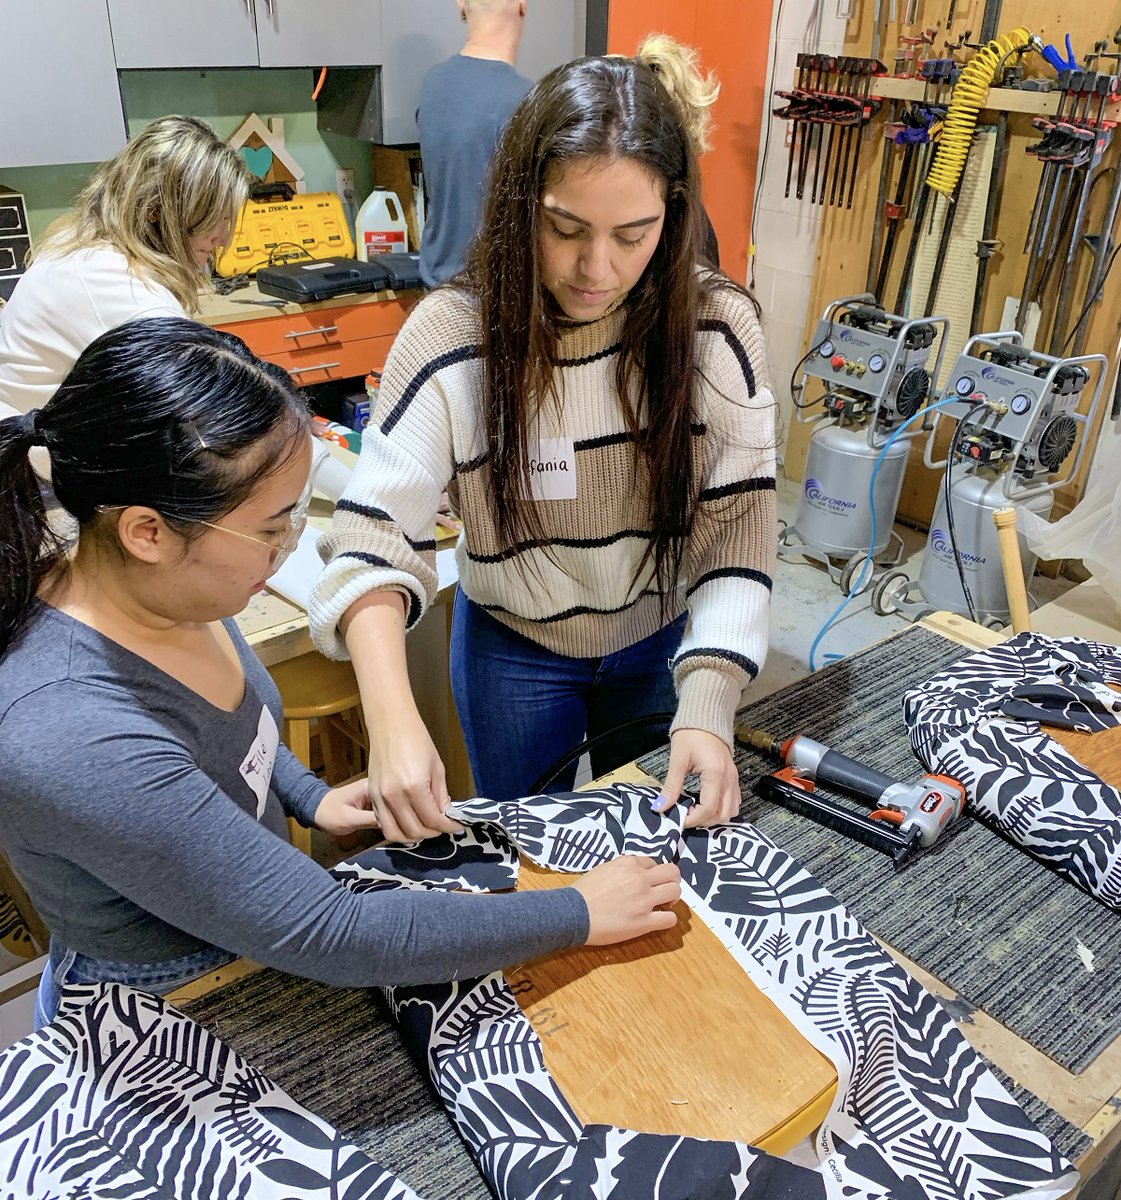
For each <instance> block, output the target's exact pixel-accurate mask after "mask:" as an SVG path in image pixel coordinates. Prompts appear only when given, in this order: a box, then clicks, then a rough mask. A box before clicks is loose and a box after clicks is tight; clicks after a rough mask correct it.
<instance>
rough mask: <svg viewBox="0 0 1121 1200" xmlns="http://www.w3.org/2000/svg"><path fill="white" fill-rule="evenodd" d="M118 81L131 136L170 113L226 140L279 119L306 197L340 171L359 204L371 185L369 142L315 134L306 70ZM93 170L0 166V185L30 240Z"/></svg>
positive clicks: (329, 185) (327, 188)
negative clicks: (20, 200) (249, 123)
mask: <svg viewBox="0 0 1121 1200" xmlns="http://www.w3.org/2000/svg"><path fill="white" fill-rule="evenodd" d="M120 77H121V93H122V95H123V97H124V104H125V114H126V115H127V117H128V127H129V132H130V133H136V132H137V131H138V130H140V129H143V128H144V126H145V125H147V124H149V122H151V121H154V120H155V119H156V118H157V117H162V116H166V115H167V114H168V113H186V114H188V115H190V116H194V117H201V118H202V120H204V121H206V122H207V123H208V124H209V125H211V126H213V128H214V130H215V131H216V132H217V133H218V134H219V135H220V136H221V137H229V136H230V134H232V133H233V131H234V130H235V129H236V128H237V127H238V126H239V125H240V124H241V122H242V121H244V120H245V118H246V117H247V116H248V115H249V114H250V113H252V112H255V113H256V114H257V115H258V116H259V117H261V118H262V119H264V120H265V121H266V122H267V121H268V119H269V117H282V118H283V119H284V144H285V147H286V148H287V149H288V151H289V153H291V154H292V156H293V157H294V158H295V159H296V161H297V162H298V163H299V164H300V166H301V167H303V169H304V175H305V178H306V181H307V190H308V191H309V192H331V191H334V190H335V171H336V170H337V169H338V168H339V167H350V168H351V169H352V170H353V171H354V179H355V189H356V201H357V203H359V204H360V203H361V202H362V201H363V200H364V199H365V197H366V196H367V195H368V193H369V191H370V189H371V187H372V186H373V180H372V177H371V173H370V147H369V143H367V142H360V141H357V140H356V139H354V138H347V137H340V136H338V135H337V134H332V133H320V132H319V130H318V129H317V128H316V124H315V104H314V103H313V101H312V99H311V89H312V86H313V85H314V82H315V73H314V72H312V71H310V70H304V69H297V70H266V69H246V70H229V71H225V70H221V71H218V70H213V71H121V72H120ZM93 167H94V164H91V163H80V164H65V165H59V166H53V167H21V168H19V169H16V170H8V169H5V168H3V167H0V184H3V185H4V186H5V187H10V188H14V189H15V190H16V191H17V192H22V193H23V195H24V196H25V197H26V198H27V205H28V209H29V218H30V224H31V237H32V239H33V240H34V239H35V238H37V237H39V236H40V235H41V234H42V232H43V230H44V229H46V227H47V226H48V225H49V224H50V223H51V221H53V220H54V219H55V217H57V216H59V215H60V214H61V213H63V212H65V210H66V209H67V208H68V207H69V206H70V204H71V202H72V201H73V199H74V197H75V196H76V195H77V193H78V192H79V191H80V190H81V189H82V187H83V186H84V185H85V183H86V181H87V180H88V179H89V176H90V173H91V172H92V170H93ZM350 217H351V220H353V218H354V214H353V213H351V214H350Z"/></svg>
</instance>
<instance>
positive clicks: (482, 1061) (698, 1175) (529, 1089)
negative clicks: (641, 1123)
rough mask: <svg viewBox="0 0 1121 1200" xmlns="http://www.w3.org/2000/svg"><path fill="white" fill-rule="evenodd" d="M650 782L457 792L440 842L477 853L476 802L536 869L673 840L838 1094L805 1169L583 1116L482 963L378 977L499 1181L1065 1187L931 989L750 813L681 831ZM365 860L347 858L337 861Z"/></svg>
mask: <svg viewBox="0 0 1121 1200" xmlns="http://www.w3.org/2000/svg"><path fill="white" fill-rule="evenodd" d="M655 794H656V791H655V789H653V788H645V787H636V786H631V785H616V786H614V787H611V788H606V789H603V790H600V791H591V792H579V793H571V794H566V795H556V796H534V797H529V798H528V799H524V800H521V801H518V802H517V803H514V804H509V805H507V804H496V803H493V802H491V801H489V800H485V799H478V800H471V801H467V802H461V803H457V804H455V805H453V806H452V809H451V811H452V813H453V815H454V816H455V817H456V818H457V819H458V820H460V821H462V822H464V823H465V825H466V826H467V831H468V832H467V833H466V834H465V835H463V836H462V837H460V838H457V839H455V841H456V842H457V843H458V844H462V845H464V846H465V847H466V848H467V850H468V853H469V854H476V853H477V850H476V846H477V843H478V841H479V840H480V839H483V838H485V837H487V836H488V835H487V834H486V833H485V832H484V831H485V830H486V829H487V828H488V826H487V824H485V823H486V822H492V821H493V822H497V823H500V824H501V825H502V826H503V829H504V831H505V833H506V834H507V835H508V837H509V838H510V840H511V841H512V842H513V843H515V844H516V846H517V847H518V848H519V849H520V850H521V851H522V852H523V853H525V854H527V855H528V856H529V857H530V858H532V859H534V860H535V861H537V862H539V863H541V865H543V866H546V867H550V868H553V869H554V870H567V871H585V870H588V869H590V868H591V867H594V866H596V865H598V864H599V863H602V862H605V861H607V860H608V859H610V858H612V857H614V856H615V855H618V854H623V853H643V854H649V855H651V856H653V857H655V858H658V859H673V858H676V859H677V860H678V862H679V864H680V866H681V871H682V877H683V881H684V885H685V889H684V890H685V898H686V900H687V902H688V903H689V905H690V907H691V908H692V909H693V911H694V913H696V914H697V916H698V917H699V918H700V919H701V920H703V921H704V922H705V923H706V924H707V925H708V926H709V927H710V928H711V929H712V930H713V931H714V932H715V933H716V934H717V936H718V937H719V938H720V939H721V941H722V942H723V944H724V945H725V946H726V947H727V948H728V950H729V952H730V953H731V954H732V955H733V957H734V958H735V959H736V961H737V962H738V963H739V964H740V965H741V966H742V967H743V969H744V971H745V972H747V974H748V975H749V976H750V977H751V979H752V980H753V981H754V982H755V983H756V984H757V985H758V986H759V987H760V989H761V990H762V991H763V992H764V993H765V994H766V995H768V996H769V997H770V998H771V999H772V1000H773V1001H774V1002H775V1004H776V1005H778V1006H779V1008H780V1009H781V1010H782V1011H783V1012H784V1013H785V1014H786V1015H787V1017H788V1018H789V1019H790V1021H791V1022H792V1023H793V1024H794V1025H795V1027H796V1028H797V1029H799V1031H800V1032H801V1033H802V1034H803V1035H804V1036H805V1037H806V1038H807V1040H808V1041H810V1042H811V1044H813V1045H814V1046H816V1047H817V1048H818V1049H819V1050H820V1051H821V1052H822V1053H823V1054H825V1055H826V1056H827V1057H828V1058H829V1059H830V1060H831V1061H832V1062H833V1064H834V1066H835V1067H836V1069H837V1075H838V1080H839V1086H838V1091H837V1097H836V1100H835V1103H834V1106H833V1109H832V1110H831V1112H830V1113H829V1115H828V1117H827V1119H826V1121H825V1122H824V1124H823V1125H822V1127H821V1129H820V1130H819V1131H818V1133H817V1135H816V1137H815V1146H816V1150H817V1154H818V1158H819V1160H820V1169H819V1170H817V1171H811V1170H809V1169H807V1168H805V1167H801V1166H797V1165H795V1164H793V1163H789V1162H786V1161H784V1160H782V1159H778V1158H775V1157H773V1156H771V1155H769V1154H767V1153H766V1152H764V1151H762V1150H759V1149H757V1148H755V1147H751V1146H747V1145H744V1144H741V1143H732V1142H713V1141H702V1140H699V1139H695V1138H684V1137H682V1138H673V1137H666V1136H664V1135H654V1134H649V1133H645V1132H642V1131H639V1130H628V1129H621V1128H617V1127H611V1126H603V1125H594V1126H583V1125H582V1124H581V1123H580V1121H579V1119H578V1118H577V1116H576V1114H575V1113H574V1112H573V1110H572V1108H571V1106H570V1104H569V1103H568V1101H567V1100H566V1099H565V1097H564V1095H563V1094H562V1093H561V1091H560V1089H559V1088H558V1087H557V1085H556V1083H555V1081H554V1080H553V1078H552V1076H551V1075H550V1074H549V1071H548V1068H547V1067H546V1065H545V1060H544V1054H543V1052H542V1048H541V1043H540V1040H539V1039H538V1036H537V1034H536V1032H535V1031H534V1030H533V1028H532V1026H531V1025H530V1023H529V1021H528V1020H527V1019H526V1017H525V1016H524V1014H523V1013H522V1011H521V1009H520V1007H519V1005H518V1002H517V998H516V997H515V995H514V994H513V992H512V991H511V989H510V986H509V984H508V983H507V982H506V979H505V977H504V976H503V975H502V974H500V973H496V974H493V975H489V976H487V977H486V978H484V979H480V980H474V981H460V982H457V983H455V984H450V985H441V986H426V987H422V988H416V987H414V988H391V989H387V990H386V995H387V997H388V999H389V1002H390V1005H391V1007H392V1009H393V1011H394V1013H395V1016H396V1018H397V1020H398V1021H399V1023H400V1024H401V1027H402V1030H403V1032H404V1034H405V1036H406V1038H407V1040H408V1041H409V1042H410V1043H411V1044H412V1046H413V1048H414V1051H415V1052H416V1053H417V1054H418V1057H421V1058H423V1059H424V1060H425V1061H426V1062H427V1064H428V1068H429V1072H430V1074H431V1076H432V1080H433V1082H434V1084H435V1086H436V1088H437V1091H438V1092H439V1093H440V1095H441V1097H442V1099H443V1101H444V1104H445V1105H446V1107H447V1109H448V1111H449V1112H450V1113H451V1115H452V1117H453V1119H454V1120H455V1121H456V1123H457V1125H458V1127H459V1129H460V1132H461V1133H462V1135H463V1137H464V1139H465V1141H466V1142H467V1144H468V1145H469V1146H470V1147H471V1149H472V1152H473V1154H474V1155H475V1157H476V1160H477V1161H478V1163H479V1165H480V1168H481V1169H482V1171H483V1173H484V1174H485V1176H486V1178H487V1179H488V1181H489V1182H490V1185H491V1187H492V1189H493V1190H494V1192H495V1195H496V1196H498V1197H499V1200H585V1198H586V1200H593V1198H596V1200H598V1198H601V1197H602V1198H607V1197H610V1198H611V1200H686V1198H689V1200H698V1198H701V1197H711V1198H712V1200H717V1198H719V1200H741V1198H743V1197H748V1198H749V1200H757V1198H762V1200H779V1198H783V1200H785V1198H787V1197H789V1198H791V1200H793V1198H795V1197H797V1198H799V1200H812V1198H813V1197H822V1198H825V1197H828V1198H830V1200H833V1198H834V1197H842V1196H844V1197H847V1198H849V1200H889V1198H890V1200H1000V1198H1002V1197H1008V1198H1011V1197H1013V1196H1027V1195H1031V1196H1033V1197H1037V1198H1038V1200H1051V1198H1057V1197H1059V1196H1062V1195H1064V1194H1065V1193H1066V1192H1067V1191H1068V1190H1069V1189H1070V1187H1071V1186H1072V1185H1073V1183H1074V1182H1075V1179H1076V1175H1075V1174H1074V1172H1073V1170H1072V1168H1071V1166H1070V1164H1069V1163H1068V1162H1066V1161H1065V1160H1063V1159H1062V1158H1061V1157H1060V1156H1059V1155H1058V1154H1057V1153H1056V1152H1055V1150H1054V1148H1053V1147H1052V1146H1051V1144H1050V1142H1049V1141H1048V1139H1047V1138H1046V1137H1044V1136H1043V1135H1042V1134H1041V1133H1040V1132H1039V1131H1038V1130H1037V1129H1035V1127H1034V1126H1033V1125H1032V1124H1031V1122H1030V1121H1029V1120H1028V1118H1027V1117H1026V1116H1025V1114H1024V1113H1023V1111H1022V1110H1021V1109H1020V1108H1019V1107H1018V1105H1016V1104H1015V1102H1014V1101H1013V1100H1012V1099H1011V1097H1010V1096H1009V1095H1008V1093H1007V1092H1006V1091H1005V1089H1004V1088H1003V1087H1002V1086H1001V1085H1000V1084H999V1083H998V1082H997V1080H996V1079H995V1077H994V1076H993V1075H992V1073H991V1072H990V1071H989V1070H988V1067H987V1066H986V1064H985V1061H984V1059H982V1058H981V1057H980V1055H978V1054H977V1052H976V1051H975V1050H973V1048H972V1047H971V1046H970V1045H969V1043H968V1042H967V1041H966V1040H965V1038H964V1037H962V1035H961V1034H960V1033H959V1032H958V1030H957V1028H956V1027H955V1026H954V1024H953V1022H952V1021H951V1019H950V1018H949V1016H948V1015H947V1014H946V1012H945V1010H944V1009H943V1008H942V1006H941V1005H940V1004H938V1003H937V1001H936V1000H935V999H934V998H933V997H932V996H931V995H930V994H929V993H928V992H927V991H926V990H925V989H924V988H923V987H922V986H921V985H920V984H918V983H917V982H916V981H915V980H914V979H912V978H911V977H910V976H909V975H908V974H907V973H906V972H905V971H904V970H903V968H902V967H900V966H899V965H898V964H897V963H896V962H895V961H894V960H893V959H892V958H890V957H889V956H888V955H887V954H886V953H885V952H884V950H883V949H882V948H881V947H880V946H879V945H878V944H877V943H876V942H875V940H874V939H873V938H872V937H871V936H869V934H868V933H867V932H866V931H865V930H864V929H863V928H862V927H861V926H860V925H859V924H858V923H857V922H856V920H855V919H854V918H853V917H852V916H851V915H850V914H849V913H848V912H846V911H845V910H844V909H843V908H842V907H841V906H840V905H839V904H838V903H837V901H836V900H835V899H834V898H833V896H831V895H830V894H829V893H828V892H827V891H826V890H825V889H824V888H823V887H822V886H821V885H820V884H819V883H818V882H817V881H816V880H815V879H813V878H812V877H811V876H810V875H809V874H807V873H806V872H805V871H804V870H803V869H802V868H801V867H800V866H799V865H798V864H797V863H796V862H795V861H794V860H793V859H792V858H791V857H790V856H789V855H788V854H786V853H785V852H784V851H783V850H781V849H780V848H779V847H778V846H776V845H774V844H773V843H772V842H770V841H769V840H768V839H767V838H765V837H764V836H763V835H762V834H760V833H759V832H758V831H757V830H756V829H755V828H754V827H753V826H751V825H749V824H747V823H746V822H744V823H736V824H732V825H727V826H721V827H717V828H713V829H696V830H690V831H688V832H683V830H682V827H681V826H682V820H683V813H682V811H681V810H680V809H671V810H670V811H669V812H668V813H666V814H658V813H655V812H654V811H653V809H652V808H651V807H650V802H651V800H652V799H653V797H654V795H655ZM491 844H493V845H498V839H497V838H493V837H491ZM427 845H428V843H422V844H421V845H419V846H416V847H413V848H412V849H413V852H414V853H416V854H418V855H423V854H424V853H425V852H426V847H427ZM439 853H440V854H441V855H442V854H444V853H445V848H441V849H440V850H439ZM510 856H511V870H512V871H514V872H516V862H515V861H514V852H513V849H512V848H511V849H510ZM367 861H368V860H367V855H362V856H360V857H359V858H358V859H356V860H355V862H353V863H350V864H345V865H344V867H343V868H342V869H341V870H340V872H339V876H340V878H343V879H344V880H345V879H347V878H348V877H351V878H352V877H354V876H355V875H360V874H361V872H362V871H363V870H365V869H366V868H365V867H364V866H363V864H364V863H365V862H367ZM442 869H445V870H448V877H449V878H450V877H452V876H453V875H454V874H455V869H454V868H449V867H448V865H447V863H446V862H445V864H444V867H443V868H442ZM488 869H489V868H488ZM463 874H464V875H468V874H470V871H469V870H468V869H467V868H465V869H464V871H463ZM410 886H411V884H410Z"/></svg>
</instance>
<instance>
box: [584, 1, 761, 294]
mask: <svg viewBox="0 0 1121 1200" xmlns="http://www.w3.org/2000/svg"><path fill="white" fill-rule="evenodd" d="M770 30H771V0H753V2H752V3H745V2H744V0H611V6H610V11H609V18H608V31H607V48H608V51H609V52H610V53H612V54H633V53H634V52H635V50H636V49H637V47H638V43H639V42H640V41H641V40H642V39H643V38H644V37H645V36H646V35H647V34H648V33H668V34H669V35H670V36H671V37H675V38H677V40H678V41H680V42H686V43H688V44H689V45H691V46H694V47H695V48H696V49H697V51H698V52H699V53H700V56H701V63H702V65H703V66H704V68H705V70H706V71H707V70H713V71H715V72H716V74H717V76H718V77H719V79H720V98H719V100H717V102H716V106H715V107H714V109H713V121H714V123H715V126H716V130H715V133H714V135H713V139H712V141H713V148H712V150H710V151H709V153H708V154H706V155H705V156H704V158H703V159H701V176H702V179H703V183H704V198H705V207H706V208H707V209H708V213H709V216H710V217H711V218H712V223H713V225H714V226H715V228H716V236H717V238H718V239H719V241H720V264H721V266H722V267H723V268H724V270H725V271H726V272H727V273H728V274H729V275H730V276H731V277H732V278H733V279H737V280H739V281H741V282H743V281H744V280H746V278H747V267H748V253H749V249H750V240H751V206H752V202H753V200H754V196H755V170H756V166H757V163H758V157H759V139H760V133H761V130H762V127H763V111H764V103H765V99H766V97H765V96H764V94H763V91H764V88H765V86H766V79H767V57H768V53H769V49H770Z"/></svg>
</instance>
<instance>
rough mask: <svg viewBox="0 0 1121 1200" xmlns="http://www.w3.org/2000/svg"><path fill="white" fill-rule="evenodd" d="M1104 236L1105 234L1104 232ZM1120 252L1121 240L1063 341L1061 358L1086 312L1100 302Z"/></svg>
mask: <svg viewBox="0 0 1121 1200" xmlns="http://www.w3.org/2000/svg"><path fill="white" fill-rule="evenodd" d="M1102 236H1103V237H1104V236H1105V235H1104V233H1103V235H1102ZM1119 252H1121V242H1119V243H1118V244H1117V246H1116V247H1115V248H1114V251H1113V253H1112V254H1111V255H1110V256H1109V262H1108V263H1106V267H1105V270H1104V271H1103V272H1102V278H1101V282H1100V283H1099V284H1098V286H1097V287H1096V288H1095V289H1094V294H1093V295H1092V296H1091V297H1090V298H1089V299H1088V300H1087V301H1086V306H1085V307H1084V308H1083V309H1082V311H1081V312H1080V313H1079V314H1078V317H1077V319H1076V320H1075V322H1074V324H1073V325H1072V326H1071V327H1070V333H1069V334H1068V336H1067V340H1066V341H1065V342H1064V343H1063V348H1062V350H1061V351H1060V352H1059V357H1060V358H1065V357H1066V352H1067V351H1068V350H1069V349H1070V344H1071V342H1073V341H1074V335H1075V334H1076V333H1077V332H1078V327H1079V325H1081V324H1082V322H1083V321H1084V320H1085V319H1086V314H1087V313H1088V312H1089V311H1090V309H1092V308H1093V307H1094V305H1095V304H1097V303H1098V298H1099V297H1100V296H1101V294H1102V291H1103V290H1104V289H1105V281H1106V280H1107V279H1108V278H1109V273H1110V271H1112V270H1113V264H1114V262H1115V261H1116V259H1117V255H1118V253H1119Z"/></svg>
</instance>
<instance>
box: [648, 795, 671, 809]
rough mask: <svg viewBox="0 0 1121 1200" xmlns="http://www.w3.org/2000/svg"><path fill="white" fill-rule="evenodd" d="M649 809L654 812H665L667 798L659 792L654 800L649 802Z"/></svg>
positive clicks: (667, 805) (667, 806)
mask: <svg viewBox="0 0 1121 1200" xmlns="http://www.w3.org/2000/svg"><path fill="white" fill-rule="evenodd" d="M650 807H651V808H652V809H653V810H654V811H655V812H665V811H666V809H667V808H669V797H668V796H663V795H662V794H661V792H659V793H658V795H656V796H655V797H654V799H653V800H651V801H650Z"/></svg>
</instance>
